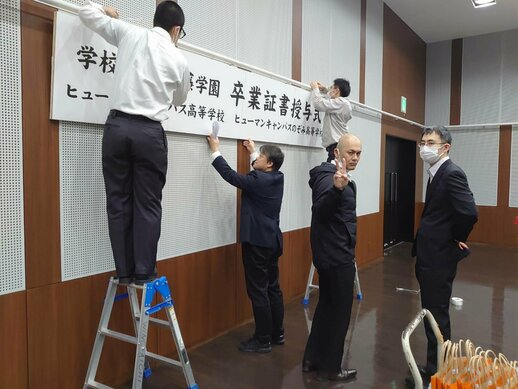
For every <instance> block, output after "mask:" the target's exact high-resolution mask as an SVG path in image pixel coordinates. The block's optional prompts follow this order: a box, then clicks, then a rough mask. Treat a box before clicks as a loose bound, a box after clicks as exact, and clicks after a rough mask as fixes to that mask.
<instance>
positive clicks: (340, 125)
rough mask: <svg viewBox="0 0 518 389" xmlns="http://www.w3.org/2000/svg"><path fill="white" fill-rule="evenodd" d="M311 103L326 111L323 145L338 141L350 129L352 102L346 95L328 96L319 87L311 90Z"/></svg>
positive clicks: (323, 126) (316, 107) (321, 110)
mask: <svg viewBox="0 0 518 389" xmlns="http://www.w3.org/2000/svg"><path fill="white" fill-rule="evenodd" d="M311 104H313V107H315V109H317V110H319V111H320V112H325V116H324V122H323V124H322V146H323V147H327V146H329V145H332V144H333V143H338V140H339V139H340V137H341V136H342V135H344V134H346V133H347V132H349V131H348V127H347V122H348V121H349V120H351V117H352V115H351V111H352V109H351V103H350V102H349V100H347V99H346V98H345V97H341V96H340V97H337V98H334V99H330V98H328V97H327V96H326V95H324V94H322V93H321V92H320V90H319V89H318V88H313V89H312V90H311Z"/></svg>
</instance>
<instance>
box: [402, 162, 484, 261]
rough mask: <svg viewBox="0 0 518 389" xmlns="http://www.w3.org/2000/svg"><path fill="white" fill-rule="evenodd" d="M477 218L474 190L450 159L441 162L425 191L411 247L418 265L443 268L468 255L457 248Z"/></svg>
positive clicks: (461, 171) (466, 237) (464, 239)
mask: <svg viewBox="0 0 518 389" xmlns="http://www.w3.org/2000/svg"><path fill="white" fill-rule="evenodd" d="M477 220H478V213H477V207H476V205H475V200H474V198H473V193H472V192H471V190H470V189H469V186H468V180H467V178H466V174H465V173H464V171H463V170H462V169H461V168H460V167H458V166H457V165H455V164H454V163H453V162H452V161H451V160H447V161H446V162H444V163H443V164H442V165H441V167H440V168H439V170H438V171H437V173H436V174H435V176H434V178H433V180H432V182H431V183H430V184H429V186H428V188H427V190H426V200H425V205H424V209H423V214H422V216H421V223H420V226H419V229H418V231H417V234H416V238H415V240H414V246H413V247H412V256H416V255H417V265H418V266H420V267H424V268H435V269H436V268H442V267H444V266H448V265H453V264H455V265H456V264H457V262H458V261H460V260H461V259H462V258H464V257H466V256H467V255H468V254H469V251H468V250H461V249H459V247H458V245H457V243H458V242H466V240H467V239H468V236H469V234H470V232H471V230H472V229H473V226H474V224H475V223H476V222H477Z"/></svg>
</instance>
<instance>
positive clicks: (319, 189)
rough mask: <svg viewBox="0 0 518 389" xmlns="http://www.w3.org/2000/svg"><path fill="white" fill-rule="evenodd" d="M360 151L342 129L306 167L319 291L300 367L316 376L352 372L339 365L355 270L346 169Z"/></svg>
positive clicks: (352, 193) (351, 186) (352, 187)
mask: <svg viewBox="0 0 518 389" xmlns="http://www.w3.org/2000/svg"><path fill="white" fill-rule="evenodd" d="M361 153H362V144H361V141H360V139H358V138H357V137H356V136H354V135H352V134H345V135H342V136H341V137H340V139H339V141H338V144H337V146H336V148H335V150H334V155H335V160H334V161H332V162H324V163H322V164H321V165H320V166H316V167H314V168H313V169H311V171H310V172H309V175H310V179H309V186H310V187H311V190H312V201H313V206H312V208H311V233H310V238H311V251H312V254H313V264H314V265H315V268H316V269H317V271H318V276H319V294H318V303H317V306H316V309H315V314H314V316H313V323H312V325H311V332H310V334H309V338H308V342H307V344H306V349H305V351H304V357H303V360H302V371H303V372H304V373H307V372H310V371H317V380H319V381H326V380H329V381H347V380H350V379H352V378H354V377H356V370H355V369H342V357H343V353H344V341H345V336H346V335H347V330H348V328H349V322H350V320H351V309H352V304H353V289H354V276H355V274H356V269H355V266H354V258H355V254H354V251H355V246H356V184H355V183H354V181H352V180H351V178H350V175H349V173H348V172H349V171H351V170H354V169H356V167H357V165H358V163H359V161H360V156H361Z"/></svg>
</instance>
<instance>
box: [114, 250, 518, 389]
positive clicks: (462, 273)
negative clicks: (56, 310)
mask: <svg viewBox="0 0 518 389" xmlns="http://www.w3.org/2000/svg"><path fill="white" fill-rule="evenodd" d="M409 252H410V247H409V245H408V244H402V245H399V246H397V247H395V248H393V249H391V250H390V251H389V252H387V253H386V257H385V261H384V262H383V263H381V264H378V265H375V266H372V267H370V268H367V269H365V270H363V271H361V272H360V281H361V286H362V291H363V295H364V298H363V300H362V301H361V302H358V301H355V302H354V307H353V313H352V319H351V325H350V327H349V333H348V335H347V338H346V348H345V349H346V352H345V355H344V366H345V367H351V368H356V369H358V377H357V378H356V380H355V381H352V382H349V383H345V384H344V383H341V384H333V383H319V382H317V381H316V380H315V377H314V374H312V373H306V374H303V373H302V372H301V358H302V353H303V350H304V346H305V343H306V339H307V336H308V322H307V318H308V317H309V319H311V316H312V311H313V309H314V307H315V305H316V302H317V299H318V296H317V292H314V293H313V294H312V295H311V299H310V305H309V308H307V309H306V310H305V309H304V307H303V306H302V304H301V303H300V301H295V302H292V303H291V304H289V305H287V306H286V322H285V327H286V339H287V340H286V344H285V345H284V346H277V347H274V349H273V351H272V352H271V353H269V354H261V355H259V354H243V353H241V352H239V351H238V350H237V348H236V346H237V344H238V343H239V341H240V340H243V339H245V338H247V337H248V336H249V335H250V334H251V333H252V332H253V325H252V323H250V324H247V325H245V326H242V327H240V328H238V329H236V330H234V331H232V332H230V333H228V334H226V335H224V336H221V337H219V338H217V339H215V340H213V341H212V342H210V343H207V344H205V345H203V346H201V347H198V348H196V349H194V350H190V352H189V356H190V359H191V364H192V367H193V371H194V376H195V379H196V382H197V383H198V385H199V387H200V388H201V389H230V388H237V389H247V388H250V389H251V388H254V389H262V388H268V389H281V388H283V389H284V388H290V389H291V388H404V377H405V375H406V374H407V367H406V363H405V360H404V356H403V352H402V348H401V340H400V339H401V332H402V331H403V329H404V328H405V327H406V326H407V324H408V323H409V322H410V321H411V319H412V318H413V317H414V316H415V315H416V313H417V312H418V311H419V309H420V306H419V297H418V296H417V295H415V294H411V293H407V292H397V291H396V288H397V287H403V288H408V289H417V288H418V285H417V281H416V280H415V277H414V261H413V260H412V259H411V258H410V257H409ZM453 295H454V296H459V297H462V298H463V299H464V305H463V306H462V309H460V310H457V309H455V308H454V307H453V306H451V310H450V312H451V318H452V334H453V338H454V339H459V338H469V339H471V340H472V341H474V342H475V344H477V345H480V346H482V347H484V348H491V349H493V350H495V351H497V352H502V353H504V354H505V355H506V356H507V357H508V358H510V359H518V250H517V249H513V248H502V247H493V246H487V245H480V244H473V245H472V255H471V256H470V257H468V258H467V259H465V260H464V261H462V262H461V263H460V264H459V269H458V272H457V279H456V281H455V283H454V292H453ZM411 343H412V347H413V352H414V355H415V356H416V358H417V359H418V362H420V361H421V362H424V353H425V344H426V341H425V336H424V330H423V329H422V328H418V329H417V330H416V331H415V333H414V335H413V336H412V341H411ZM129 387H131V385H129V386H125V387H124V388H129ZM186 387H187V385H186V383H185V381H184V379H183V375H182V374H181V372H180V371H179V370H175V369H172V368H169V367H158V368H155V369H154V372H153V375H152V377H151V378H150V379H148V380H147V381H146V382H145V385H144V388H153V389H155V388H156V389H159V388H160V389H165V388H168V389H172V388H186Z"/></svg>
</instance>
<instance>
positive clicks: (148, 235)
mask: <svg viewBox="0 0 518 389" xmlns="http://www.w3.org/2000/svg"><path fill="white" fill-rule="evenodd" d="M79 17H80V19H81V21H82V22H83V23H84V24H85V25H86V26H87V27H88V28H90V29H91V30H93V31H95V32H96V33H98V34H99V35H101V36H102V37H103V38H104V39H105V40H106V41H107V42H108V43H110V44H112V45H114V46H117V48H118V53H117V67H116V69H115V78H114V84H113V91H112V92H111V98H110V107H111V111H110V113H109V115H108V119H107V121H106V125H105V128H104V135H103V142H102V159H103V175H104V183H105V188H106V201H107V211H108V226H109V232H110V240H111V244H112V250H113V256H114V258H115V268H116V271H117V276H118V277H119V282H121V283H128V282H131V281H132V280H133V279H134V280H135V283H136V284H144V283H146V282H149V281H151V280H152V279H153V278H155V277H156V273H155V264H156V251H157V244H158V239H159V238H160V223H161V219H162V204H161V201H162V189H163V187H164V185H165V180H166V173H167V138H166V135H165V132H164V129H163V128H162V125H161V122H162V121H163V120H166V119H167V118H168V117H169V114H168V111H169V109H170V108H171V106H172V105H173V104H174V105H180V104H183V103H184V102H185V100H186V98H187V93H188V91H189V90H190V73H189V69H188V66H187V61H186V59H185V57H184V56H183V54H182V53H181V52H180V51H179V50H178V48H177V47H176V45H177V43H178V39H180V38H182V37H183V36H184V35H185V32H184V30H183V25H184V22H185V17H184V14H183V11H182V9H181V8H180V6H179V5H178V4H176V3H175V2H173V1H163V2H162V3H160V4H159V5H158V6H157V8H156V11H155V15H154V20H153V26H154V27H153V28H152V29H151V30H148V29H144V28H141V27H138V26H134V25H132V24H129V23H125V22H123V21H120V20H118V13H117V11H116V10H115V9H114V8H111V7H103V6H101V5H99V4H96V3H93V2H89V4H87V5H85V6H84V7H82V8H81V10H80V11H79Z"/></svg>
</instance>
